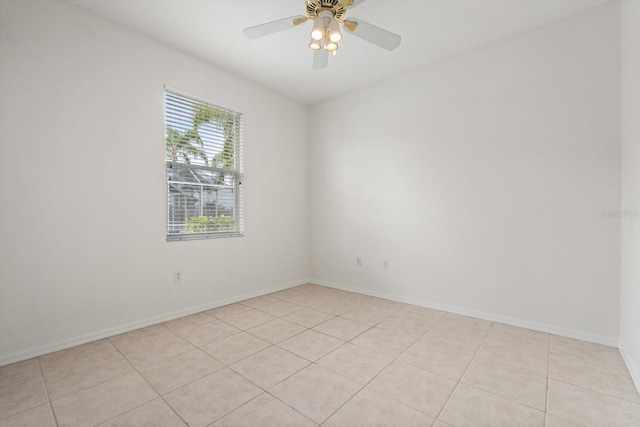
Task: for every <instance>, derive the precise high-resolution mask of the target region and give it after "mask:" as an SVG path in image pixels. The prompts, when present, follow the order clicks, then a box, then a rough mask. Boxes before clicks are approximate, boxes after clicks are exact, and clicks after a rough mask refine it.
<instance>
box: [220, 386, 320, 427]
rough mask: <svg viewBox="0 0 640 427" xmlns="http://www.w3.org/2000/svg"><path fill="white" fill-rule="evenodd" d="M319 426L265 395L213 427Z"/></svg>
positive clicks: (243, 406)
mask: <svg viewBox="0 0 640 427" xmlns="http://www.w3.org/2000/svg"><path fill="white" fill-rule="evenodd" d="M316 425H317V424H316V423H314V422H312V421H311V420H310V419H308V418H307V417H305V416H304V415H301V414H300V413H298V412H296V411H294V410H293V409H291V408H290V407H288V406H287V405H285V404H284V403H282V402H281V401H279V400H278V399H276V398H275V397H273V396H271V395H269V394H267V393H263V394H261V395H260V396H258V397H256V398H255V399H253V400H252V401H250V402H249V403H245V404H244V405H242V406H241V407H240V408H238V409H236V410H235V411H233V412H232V413H230V414H229V415H227V416H225V417H224V418H222V419H220V420H218V421H217V422H215V423H214V424H213V425H212V426H211V427H313V426H316Z"/></svg>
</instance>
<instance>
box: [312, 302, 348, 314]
mask: <svg viewBox="0 0 640 427" xmlns="http://www.w3.org/2000/svg"><path fill="white" fill-rule="evenodd" d="M354 307H355V304H353V303H348V302H343V301H340V300H339V299H337V298H336V300H335V301H331V302H322V303H319V304H312V305H311V306H310V308H312V309H314V310H318V311H322V312H323V313H328V314H333V315H334V316H339V315H341V314H342V313H346V312H347V311H349V310H353V308H354Z"/></svg>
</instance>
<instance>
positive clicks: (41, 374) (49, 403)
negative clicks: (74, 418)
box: [35, 357, 60, 426]
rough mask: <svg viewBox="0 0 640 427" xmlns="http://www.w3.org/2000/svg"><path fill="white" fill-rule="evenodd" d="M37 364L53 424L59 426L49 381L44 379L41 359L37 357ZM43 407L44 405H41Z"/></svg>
mask: <svg viewBox="0 0 640 427" xmlns="http://www.w3.org/2000/svg"><path fill="white" fill-rule="evenodd" d="M35 359H36V362H37V363H38V370H40V378H42V385H43V386H44V392H45V393H46V394H47V401H48V403H47V404H48V405H49V409H50V410H51V414H52V415H53V422H55V423H56V426H59V425H60V423H59V422H58V417H56V411H54V410H53V403H52V402H51V395H50V394H49V387H47V380H46V379H45V378H44V373H43V372H42V365H41V364H40V357H36V358H35ZM41 406H42V405H41Z"/></svg>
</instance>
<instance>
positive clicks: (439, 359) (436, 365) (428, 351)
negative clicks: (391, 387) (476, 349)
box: [399, 340, 473, 381]
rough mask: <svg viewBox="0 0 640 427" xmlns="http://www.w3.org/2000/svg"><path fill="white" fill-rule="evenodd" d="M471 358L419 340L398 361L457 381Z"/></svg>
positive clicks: (471, 355) (470, 355)
mask: <svg viewBox="0 0 640 427" xmlns="http://www.w3.org/2000/svg"><path fill="white" fill-rule="evenodd" d="M472 358H473V354H470V353H461V352H459V351H456V350H452V349H450V348H442V347H438V346H437V345H435V344H430V343H428V342H424V341H420V340H419V341H417V342H416V343H414V344H413V345H412V346H411V347H409V348H408V349H407V351H405V352H404V353H402V354H401V355H400V357H399V360H402V361H404V362H407V363H410V364H412V365H415V366H417V367H419V368H423V369H426V370H428V371H431V372H434V373H436V374H440V375H443V376H445V377H447V378H451V379H454V380H456V381H457V380H459V379H460V377H461V376H462V374H463V373H464V371H465V369H467V366H469V362H471V359H472Z"/></svg>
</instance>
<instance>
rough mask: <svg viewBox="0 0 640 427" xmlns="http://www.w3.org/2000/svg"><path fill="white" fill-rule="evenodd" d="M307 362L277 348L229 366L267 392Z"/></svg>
mask: <svg viewBox="0 0 640 427" xmlns="http://www.w3.org/2000/svg"><path fill="white" fill-rule="evenodd" d="M308 364H309V361H307V360H305V359H303V358H301V357H298V356H296V355H294V354H291V353H289V352H288V351H285V350H282V349H280V348H278V347H269V348H268V349H266V350H262V351H261V352H259V353H256V354H254V355H253V356H249V357H247V358H246V359H243V360H241V361H239V362H237V363H234V364H233V365H231V368H232V369H233V370H234V371H236V372H238V373H239V374H240V375H242V376H243V377H245V378H247V379H249V380H250V381H251V382H253V383H254V384H257V385H259V386H260V387H262V388H263V389H265V390H267V389H270V388H271V387H273V386H274V385H276V384H278V383H279V382H280V381H282V380H284V379H285V378H287V377H290V376H291V375H293V374H295V373H296V372H298V371H299V370H301V369H302V368H304V367H305V366H307V365H308Z"/></svg>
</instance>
